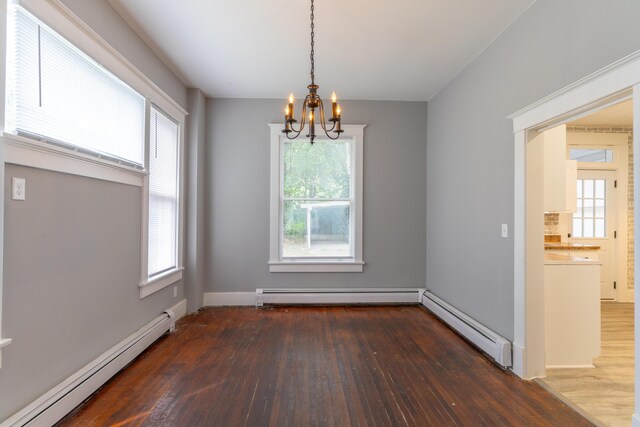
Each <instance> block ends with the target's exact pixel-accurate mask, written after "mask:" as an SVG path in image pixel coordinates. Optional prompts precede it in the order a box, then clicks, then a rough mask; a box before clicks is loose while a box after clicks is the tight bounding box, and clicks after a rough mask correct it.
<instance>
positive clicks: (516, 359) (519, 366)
mask: <svg viewBox="0 0 640 427" xmlns="http://www.w3.org/2000/svg"><path fill="white" fill-rule="evenodd" d="M511 349H512V351H513V354H512V360H511V363H512V364H513V366H512V367H511V369H512V370H513V373H514V374H516V375H517V376H519V377H520V378H522V379H529V378H527V377H526V374H525V371H524V367H525V366H527V361H526V360H525V357H526V356H525V355H526V353H525V351H524V347H523V346H522V345H520V344H518V343H516V342H514V343H513V344H511Z"/></svg>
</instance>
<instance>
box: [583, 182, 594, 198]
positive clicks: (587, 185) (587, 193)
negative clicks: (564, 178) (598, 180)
mask: <svg viewBox="0 0 640 427" xmlns="http://www.w3.org/2000/svg"><path fill="white" fill-rule="evenodd" d="M584 197H585V198H589V197H593V180H592V179H585V180H584Z"/></svg>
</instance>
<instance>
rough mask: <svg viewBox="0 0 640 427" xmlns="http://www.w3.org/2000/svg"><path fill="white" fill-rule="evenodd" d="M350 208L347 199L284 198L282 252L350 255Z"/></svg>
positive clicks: (321, 255)
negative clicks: (304, 199) (285, 199)
mask: <svg viewBox="0 0 640 427" xmlns="http://www.w3.org/2000/svg"><path fill="white" fill-rule="evenodd" d="M309 145H310V144H309ZM350 211H351V209H350V202H347V201H314V200H309V201H285V202H284V212H283V227H282V228H283V231H284V232H283V238H282V256H283V257H286V258H295V257H348V256H351V244H350V241H349V235H350V233H349V230H350V226H349V225H350Z"/></svg>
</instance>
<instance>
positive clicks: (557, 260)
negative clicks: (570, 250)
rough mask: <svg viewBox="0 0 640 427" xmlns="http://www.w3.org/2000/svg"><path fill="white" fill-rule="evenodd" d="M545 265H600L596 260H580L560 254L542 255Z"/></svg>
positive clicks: (600, 262)
mask: <svg viewBox="0 0 640 427" xmlns="http://www.w3.org/2000/svg"><path fill="white" fill-rule="evenodd" d="M544 264H545V265H602V261H600V260H597V259H588V258H580V257H576V256H569V255H562V254H550V253H546V254H544Z"/></svg>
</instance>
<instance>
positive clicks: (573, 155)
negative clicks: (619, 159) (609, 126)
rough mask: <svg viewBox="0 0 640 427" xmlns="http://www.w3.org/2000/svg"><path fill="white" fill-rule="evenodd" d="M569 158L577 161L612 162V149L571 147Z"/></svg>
mask: <svg viewBox="0 0 640 427" xmlns="http://www.w3.org/2000/svg"><path fill="white" fill-rule="evenodd" d="M569 158H570V159H571V160H577V161H579V162H596V163H611V162H613V150H604V149H599V148H596V149H593V148H571V149H569Z"/></svg>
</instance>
